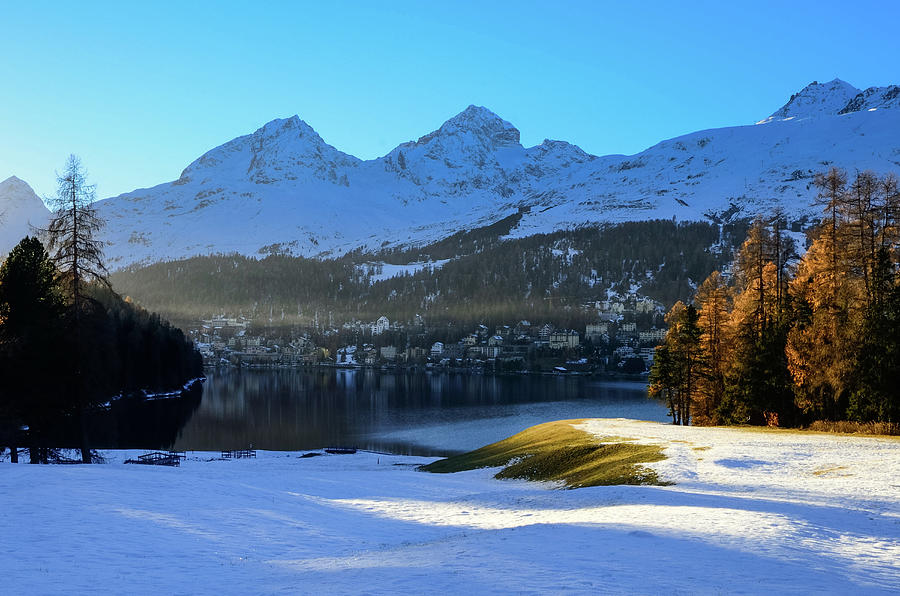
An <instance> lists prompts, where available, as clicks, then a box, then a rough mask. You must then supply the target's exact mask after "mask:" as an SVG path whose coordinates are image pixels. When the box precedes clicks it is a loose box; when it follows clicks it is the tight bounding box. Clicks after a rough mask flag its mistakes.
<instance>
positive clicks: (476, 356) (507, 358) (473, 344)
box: [187, 296, 666, 375]
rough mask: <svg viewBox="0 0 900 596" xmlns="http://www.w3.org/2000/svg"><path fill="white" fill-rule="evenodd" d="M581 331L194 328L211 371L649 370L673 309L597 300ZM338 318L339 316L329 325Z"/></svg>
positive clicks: (515, 326) (409, 325)
mask: <svg viewBox="0 0 900 596" xmlns="http://www.w3.org/2000/svg"><path fill="white" fill-rule="evenodd" d="M581 308H582V309H583V310H585V311H587V312H592V313H595V315H596V316H594V317H592V318H594V322H591V323H588V324H586V325H585V326H584V328H581V329H564V328H557V327H555V326H554V325H553V324H551V323H544V322H533V321H528V320H519V321H515V322H510V323H508V324H502V325H496V326H493V327H488V326H487V325H483V324H479V325H476V326H475V327H474V328H462V327H459V326H456V327H454V326H452V325H429V323H428V322H427V321H426V320H425V319H424V318H423V317H422V316H420V315H416V316H415V317H414V318H413V319H412V320H410V321H405V322H404V321H391V320H389V319H388V317H386V316H380V317H379V318H378V319H376V320H375V321H368V322H367V321H359V320H351V321H348V322H345V323H343V324H340V325H333V324H329V325H319V324H318V322H316V324H314V325H313V326H311V327H309V328H297V327H291V328H284V327H279V326H272V325H265V324H260V323H259V322H258V321H256V320H253V319H251V318H248V317H245V316H242V315H238V316H226V315H216V316H212V317H210V318H209V319H204V320H201V321H198V322H196V323H195V324H193V325H191V326H190V327H189V328H188V329H187V331H188V333H189V334H190V336H191V337H192V338H194V340H195V342H196V344H197V346H198V348H199V349H200V351H201V353H202V355H203V358H204V363H205V364H206V366H209V367H219V366H226V367H231V366H233V367H252V368H295V367H305V366H325V367H341V368H358V367H383V368H428V369H431V368H439V369H468V370H472V371H480V372H485V371H489V372H543V373H556V374H593V373H614V374H630V375H640V374H645V373H646V371H648V370H649V369H650V366H651V365H652V363H653V353H654V349H655V347H656V346H657V345H659V344H660V343H662V341H663V339H664V338H665V333H666V331H665V328H664V323H663V314H664V309H663V306H662V305H661V304H659V303H657V302H655V301H653V300H650V299H648V298H642V297H636V296H627V297H625V298H616V297H613V298H610V299H608V300H603V301H597V302H590V303H587V304H584V305H582V307H581ZM329 322H330V321H329Z"/></svg>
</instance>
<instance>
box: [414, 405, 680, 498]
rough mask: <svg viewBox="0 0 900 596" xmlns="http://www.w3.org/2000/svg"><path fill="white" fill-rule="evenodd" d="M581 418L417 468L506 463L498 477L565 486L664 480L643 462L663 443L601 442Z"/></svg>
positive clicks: (534, 429) (451, 469)
mask: <svg viewBox="0 0 900 596" xmlns="http://www.w3.org/2000/svg"><path fill="white" fill-rule="evenodd" d="M579 422H581V420H559V421H557V422H547V423H545V424H539V425H537V426H532V427H531V428H528V429H525V430H523V431H522V432H520V433H519V434H517V435H513V436H512V437H509V438H508V439H504V440H502V441H499V442H497V443H492V444H491V445H486V446H485V447H482V448H481V449H476V450H475V451H470V452H468V453H463V454H461V455H455V456H453V457H449V458H447V459H442V460H438V461H436V462H433V463H431V464H428V465H427V466H422V468H420V469H421V470H424V471H426V472H435V473H441V474H443V473H450V472H461V471H463V470H474V469H476V468H492V467H497V466H505V467H504V468H503V469H502V470H501V471H500V472H499V473H497V475H496V478H521V479H525V480H541V481H559V482H563V483H564V485H565V488H580V487H583V486H606V485H612V484H662V483H661V482H660V481H659V479H658V478H657V476H656V473H655V472H654V471H653V470H650V469H648V468H646V467H644V466H642V465H641V464H645V463H650V462H655V461H659V460H661V459H665V456H664V455H663V454H662V447H660V446H658V445H637V444H634V443H624V442H612V443H602V442H601V441H600V440H599V439H598V438H597V437H595V436H593V435H591V434H590V433H587V432H584V431H582V430H578V429H576V428H574V427H573V426H572V425H573V424H578V423H579Z"/></svg>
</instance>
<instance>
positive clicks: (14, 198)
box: [0, 176, 50, 256]
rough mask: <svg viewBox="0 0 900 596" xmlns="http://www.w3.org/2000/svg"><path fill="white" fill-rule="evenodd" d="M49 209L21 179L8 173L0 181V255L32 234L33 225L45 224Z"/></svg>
mask: <svg viewBox="0 0 900 596" xmlns="http://www.w3.org/2000/svg"><path fill="white" fill-rule="evenodd" d="M49 218H50V211H49V210H48V209H47V207H46V206H45V205H44V202H43V201H42V200H41V199H40V197H38V196H37V195H36V194H34V191H33V190H32V189H31V187H30V186H28V184H27V183H25V182H24V181H22V180H19V179H18V178H16V177H15V176H10V177H9V178H7V179H6V180H4V181H3V182H0V256H2V255H5V254H6V253H8V252H9V251H10V250H11V249H12V247H14V246H15V245H16V244H18V242H19V240H21V239H22V238H23V237H25V236H28V235H32V236H33V235H34V234H35V230H34V228H41V227H46V225H47V222H48V221H49Z"/></svg>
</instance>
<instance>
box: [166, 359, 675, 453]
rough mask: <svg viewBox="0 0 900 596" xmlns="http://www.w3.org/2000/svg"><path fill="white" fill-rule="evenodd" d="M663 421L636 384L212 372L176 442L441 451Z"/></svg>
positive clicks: (180, 445) (204, 446) (186, 445)
mask: <svg viewBox="0 0 900 596" xmlns="http://www.w3.org/2000/svg"><path fill="white" fill-rule="evenodd" d="M594 417H603V418H619V417H622V418H636V419H640V420H655V421H662V422H665V421H667V420H668V419H667V417H666V409H665V408H664V407H663V406H662V405H661V404H659V403H657V402H654V401H652V400H650V399H648V398H647V388H646V385H645V384H643V383H637V382H621V381H601V380H598V379H595V378H591V377H585V376H543V375H514V376H492V375H477V374H467V373H447V372H424V371H420V372H385V371H377V370H371V369H365V370H342V369H316V370H312V371H310V370H240V369H230V370H217V371H215V372H213V373H211V374H210V375H209V378H208V379H207V381H206V383H205V385H204V388H203V399H202V401H201V404H200V407H199V409H197V411H196V412H195V413H194V414H193V416H192V417H191V418H190V420H189V421H188V422H187V424H186V425H185V427H184V428H183V429H182V431H181V433H180V435H179V438H178V440H177V441H176V444H175V448H176V449H179V450H198V451H200V450H203V451H217V450H220V449H238V448H248V447H249V446H251V445H252V446H253V448H255V449H270V450H285V451H295V450H304V449H317V448H321V447H328V446H353V447H358V448H361V449H371V450H375V451H385V452H390V453H396V454H403V455H423V456H443V455H450V454H453V453H459V452H463V451H468V450H471V449H476V448H478V447H481V446H483V445H486V444H488V443H492V442H494V441H498V440H500V439H503V438H506V437H508V436H510V435H512V434H515V433H517V432H519V431H521V430H523V429H524V428H527V427H529V426H532V425H535V424H539V423H541V422H547V421H550V420H562V419H569V418H594Z"/></svg>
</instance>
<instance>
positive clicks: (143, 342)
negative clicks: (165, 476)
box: [0, 156, 202, 463]
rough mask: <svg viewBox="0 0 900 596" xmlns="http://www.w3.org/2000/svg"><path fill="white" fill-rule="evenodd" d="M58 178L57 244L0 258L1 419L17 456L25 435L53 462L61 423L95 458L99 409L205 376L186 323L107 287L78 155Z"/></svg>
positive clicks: (27, 244)
mask: <svg viewBox="0 0 900 596" xmlns="http://www.w3.org/2000/svg"><path fill="white" fill-rule="evenodd" d="M58 180H59V189H58V192H57V198H56V201H55V205H56V207H57V211H56V212H55V214H54V216H53V218H52V219H51V222H50V224H49V226H48V229H47V230H44V234H45V236H46V238H47V245H48V247H49V248H50V251H49V252H48V250H47V249H46V248H45V247H44V245H43V244H42V243H41V241H40V240H38V239H37V238H34V237H26V238H24V239H23V240H22V241H21V242H20V243H19V244H18V245H17V246H16V247H15V248H13V250H12V251H11V252H10V254H9V255H8V256H7V258H6V260H5V261H4V262H3V263H2V265H0V378H2V379H3V383H2V385H0V423H2V431H3V434H5V435H6V437H5V439H6V440H5V441H3V442H4V443H6V444H8V445H10V446H11V452H12V453H13V457H14V458H15V453H16V447H17V446H18V445H17V443H18V441H19V440H27V442H28V447H29V449H30V452H31V461H32V462H34V463H38V462H44V461H46V460H47V456H48V454H49V452H50V449H51V447H53V446H54V444H55V442H56V441H58V440H59V436H60V434H59V429H60V428H61V427H63V426H67V427H74V428H76V429H77V435H78V436H79V439H78V441H77V443H78V446H79V447H80V448H81V453H82V461H84V462H85V463H88V462H90V461H91V451H90V437H89V436H88V427H87V422H86V419H85V417H86V416H87V414H88V413H89V411H90V410H91V409H92V408H94V407H96V406H97V405H98V404H102V403H105V402H107V401H109V400H110V399H111V398H113V397H114V396H116V395H121V394H127V393H129V392H134V391H136V390H139V389H172V388H176V387H178V386H179V385H181V384H183V383H184V382H185V381H186V380H188V379H189V378H190V377H192V376H199V375H200V374H201V372H202V360H201V358H200V355H199V353H197V352H196V351H195V350H194V348H193V345H192V344H191V342H190V341H188V340H187V339H186V338H185V337H184V336H183V334H182V332H181V331H180V330H179V329H176V328H173V327H171V326H169V325H168V323H165V322H164V321H161V320H160V318H159V317H158V316H157V315H151V314H149V313H147V312H146V311H143V310H142V309H139V308H136V307H135V306H134V305H132V304H129V303H128V302H126V301H124V300H122V299H121V298H120V297H119V296H118V295H116V294H115V293H114V292H113V291H112V289H111V288H110V286H109V283H108V282H107V280H106V269H105V267H104V266H103V261H102V245H101V244H100V242H99V241H98V240H96V232H97V231H98V230H99V229H100V227H101V225H102V222H101V221H100V220H99V219H98V218H97V216H96V213H95V212H94V210H93V206H92V201H93V189H92V187H90V186H89V185H87V184H86V182H85V176H84V172H83V169H82V168H81V164H80V162H79V161H78V159H77V158H75V157H74V156H72V157H70V158H69V161H68V162H67V164H66V169H65V171H64V172H63V174H61V175H59V176H58ZM23 428H24V429H27V431H26V432H25V434H22V433H21V432H20V429H23Z"/></svg>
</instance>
